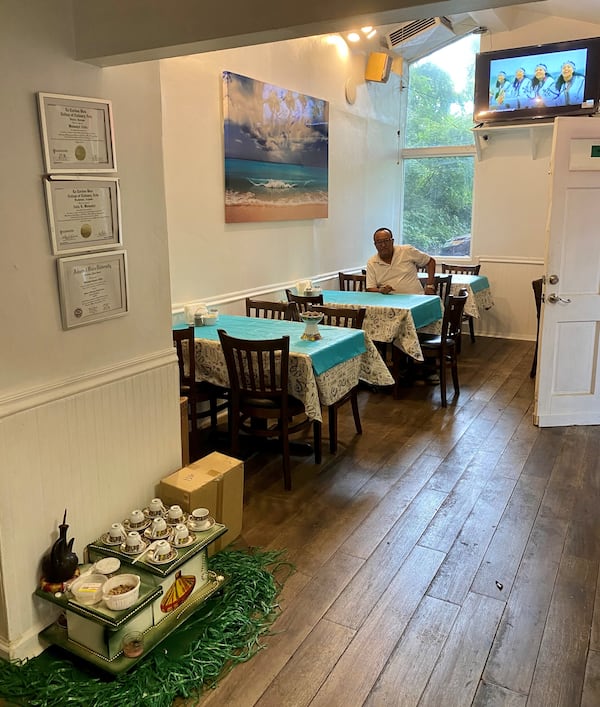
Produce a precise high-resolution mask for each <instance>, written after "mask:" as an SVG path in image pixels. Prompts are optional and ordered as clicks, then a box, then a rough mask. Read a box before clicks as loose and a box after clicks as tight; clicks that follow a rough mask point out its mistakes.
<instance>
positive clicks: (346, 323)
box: [310, 304, 367, 454]
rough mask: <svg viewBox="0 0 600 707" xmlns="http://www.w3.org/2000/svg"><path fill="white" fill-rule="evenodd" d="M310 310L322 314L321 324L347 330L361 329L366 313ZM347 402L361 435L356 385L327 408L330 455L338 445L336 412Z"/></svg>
mask: <svg viewBox="0 0 600 707" xmlns="http://www.w3.org/2000/svg"><path fill="white" fill-rule="evenodd" d="M310 309H311V310H312V311H313V312H321V313H322V314H323V322H322V323H323V324H326V325H329V326H339V327H346V328H348V329H362V325H363V322H364V320H365V314H366V312H367V310H366V309H365V308H364V307H360V308H359V309H352V308H350V307H326V306H322V305H316V304H313V305H311V306H310ZM347 402H350V404H351V405H352V416H353V417H354V426H355V427H356V434H359V435H360V434H362V425H361V422H360V412H359V410H358V385H355V386H354V388H352V389H351V390H349V391H348V392H347V393H346V394H345V395H344V396H342V397H341V398H340V399H339V400H337V401H336V402H335V403H333V405H329V406H328V415H329V451H330V452H331V453H332V454H335V453H336V451H337V444H338V410H339V408H340V407H341V406H342V405H344V404H345V403H347Z"/></svg>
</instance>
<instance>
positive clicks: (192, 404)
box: [173, 326, 229, 459]
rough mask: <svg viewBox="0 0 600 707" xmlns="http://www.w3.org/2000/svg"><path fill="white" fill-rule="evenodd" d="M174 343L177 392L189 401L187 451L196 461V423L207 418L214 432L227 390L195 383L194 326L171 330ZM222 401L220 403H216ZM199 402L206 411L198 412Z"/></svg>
mask: <svg viewBox="0 0 600 707" xmlns="http://www.w3.org/2000/svg"><path fill="white" fill-rule="evenodd" d="M173 344H174V346H175V348H176V350H177V360H178V362H179V393H180V395H181V396H185V397H186V398H187V399H188V422H189V449H190V454H191V456H192V457H193V458H194V459H196V458H197V454H198V452H199V449H198V448H199V440H198V432H199V427H198V422H199V420H201V419H203V418H208V417H210V429H211V432H212V433H213V434H214V433H215V432H216V429H217V423H218V419H217V418H218V413H219V412H221V411H222V410H226V409H227V406H228V398H229V391H228V390H227V389H226V388H221V387H220V386H217V385H213V384H212V383H209V382H208V381H200V382H198V381H196V357H195V341H194V327H193V326H190V327H186V328H185V329H173ZM219 401H221V402H219ZM201 403H208V410H206V411H204V410H199V409H198V406H199V405H200V404H201Z"/></svg>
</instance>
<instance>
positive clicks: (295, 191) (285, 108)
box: [223, 71, 329, 223]
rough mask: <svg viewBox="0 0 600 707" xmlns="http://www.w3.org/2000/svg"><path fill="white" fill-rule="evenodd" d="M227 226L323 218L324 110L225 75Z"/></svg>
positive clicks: (318, 102)
mask: <svg viewBox="0 0 600 707" xmlns="http://www.w3.org/2000/svg"><path fill="white" fill-rule="evenodd" d="M223 114H224V137H225V140H224V144H225V222H226V223H240V222H248V221H287V220H292V219H313V218H326V217H327V201H328V181H327V180H328V174H327V167H328V139H329V138H328V126H329V104H328V102H327V101H324V100H322V99H320V98H313V97H312V96H306V95H304V94H303V93H298V92H297V91H290V90H288V89H285V88H279V87H278V86H273V85H271V84H268V83H263V82H262V81H257V80H255V79H251V78H248V77H247V76H240V75H239V74H234V73H231V72H230V71H224V72H223Z"/></svg>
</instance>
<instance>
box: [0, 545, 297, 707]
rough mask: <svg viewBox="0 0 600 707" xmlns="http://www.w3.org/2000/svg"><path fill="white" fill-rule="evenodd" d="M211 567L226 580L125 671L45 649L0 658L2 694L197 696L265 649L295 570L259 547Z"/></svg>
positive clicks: (65, 700) (165, 705)
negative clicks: (20, 657)
mask: <svg viewBox="0 0 600 707" xmlns="http://www.w3.org/2000/svg"><path fill="white" fill-rule="evenodd" d="M209 567H210V569H212V570H214V571H215V572H217V573H220V574H225V575H228V576H229V577H231V580H230V581H229V582H228V583H227V584H226V585H225V586H224V587H223V589H222V591H221V592H219V593H217V594H216V595H214V596H212V597H210V598H209V599H208V600H207V601H206V602H204V603H203V604H202V605H201V606H200V607H199V608H198V610H197V611H196V612H194V614H192V616H191V617H190V618H189V619H187V620H186V621H185V622H184V624H182V626H180V627H179V628H177V629H175V631H173V633H171V635H170V636H168V637H167V638H166V639H165V640H164V641H162V642H161V643H160V644H159V645H158V646H156V647H155V648H154V649H153V650H152V651H150V652H149V653H148V654H147V655H146V656H144V658H142V660H140V662H139V663H137V664H136V665H135V666H134V667H133V668H132V669H131V670H130V671H129V672H127V673H124V674H121V675H119V676H117V677H112V676H110V675H108V674H106V673H104V672H103V671H101V670H97V669H95V668H94V666H92V665H90V664H89V663H86V662H85V661H83V660H79V659H78V658H76V657H75V656H71V655H70V654H69V653H67V652H65V651H61V650H60V649H58V648H56V647H51V648H49V649H48V650H46V651H44V652H43V653H42V654H41V655H39V656H37V657H35V658H32V659H30V660H27V661H23V662H19V663H8V662H5V661H1V660H0V697H4V698H6V699H8V700H10V703H9V704H14V705H43V706H44V707H54V706H56V707H62V706H63V705H69V706H71V705H73V706H77V705H81V706H82V707H96V706H97V707H106V706H107V705H123V706H124V707H138V706H139V707H142V706H143V707H170V705H171V704H172V702H173V700H174V699H175V698H176V697H183V698H196V697H199V696H200V695H201V693H202V692H203V691H204V690H206V689H209V688H211V687H214V686H215V685H216V684H217V681H218V680H219V679H220V678H221V677H223V675H225V674H226V673H227V672H228V671H229V670H231V669H232V668H233V667H234V666H235V665H236V664H238V663H242V662H245V661H247V660H249V659H250V658H251V657H252V656H253V655H255V654H256V652H257V651H259V650H260V649H261V648H263V647H264V646H263V644H262V643H261V642H260V638H261V636H264V635H265V634H267V633H268V632H269V628H270V626H271V624H272V623H273V621H274V620H275V619H276V617H277V615H278V611H279V607H278V604H277V603H276V599H277V596H278V594H279V592H280V591H281V588H282V583H283V581H284V580H285V579H286V578H287V576H289V574H290V573H291V572H292V571H293V567H292V565H290V564H289V563H288V562H286V561H285V558H284V551H270V552H267V551H261V550H260V549H257V548H252V549H244V550H238V549H226V550H222V551H221V552H219V553H217V554H216V555H214V556H213V557H211V558H210V559H209Z"/></svg>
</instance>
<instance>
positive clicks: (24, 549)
mask: <svg viewBox="0 0 600 707" xmlns="http://www.w3.org/2000/svg"><path fill="white" fill-rule="evenodd" d="M57 393H58V391H57ZM180 429H181V428H180V408H179V381H178V370H177V363H176V362H174V361H173V359H172V358H171V361H170V362H169V363H167V364H164V363H163V364H161V365H157V366H156V367H155V368H153V369H149V370H146V371H143V372H140V373H135V374H133V375H130V376H128V377H127V376H123V371H120V372H119V374H118V377H117V379H116V380H114V381H113V382H108V383H104V384H102V385H98V386H97V387H92V388H88V389H86V390H82V391H81V392H79V393H77V394H73V395H70V396H68V397H60V398H57V399H56V400H54V401H53V402H48V403H46V404H43V405H39V406H37V407H32V408H30V409H24V410H22V411H21V412H18V413H16V414H12V415H8V416H5V417H2V418H1V419H0V459H2V476H1V477H0V653H4V654H5V656H4V657H5V658H10V659H15V658H22V657H26V656H31V655H34V654H35V653H37V652H39V650H40V647H39V644H38V641H37V633H38V632H39V631H40V630H41V629H43V628H44V627H45V626H47V625H48V624H49V623H51V622H52V620H54V617H55V615H56V610H55V609H54V608H53V607H52V606H51V605H50V604H49V603H48V602H45V601H43V600H41V599H39V598H38V597H35V596H33V597H32V594H33V592H34V590H35V588H36V586H37V585H38V583H39V580H40V561H41V558H42V556H43V555H44V554H45V553H46V552H47V551H48V550H49V549H50V547H51V546H52V544H53V543H54V541H55V540H56V538H57V537H58V524H59V523H60V522H61V521H62V518H63V513H64V511H65V509H67V523H68V524H69V530H68V538H69V539H70V538H75V543H74V547H73V549H74V550H75V552H76V553H77V555H78V557H79V560H80V561H83V550H84V547H85V546H86V545H87V544H88V543H89V542H91V541H92V540H95V539H96V538H98V537H99V536H100V535H101V534H102V532H104V531H105V530H106V529H108V527H109V526H110V524H111V523H113V522H115V521H120V520H123V519H124V518H125V517H126V516H127V515H128V513H129V511H131V510H132V509H133V508H143V507H144V505H145V504H147V503H148V501H149V500H150V499H151V498H152V497H153V496H154V495H155V486H156V484H157V483H158V481H159V480H160V479H161V478H162V477H163V476H166V475H168V474H170V473H172V472H173V471H175V470H176V469H178V468H180V466H181V438H180Z"/></svg>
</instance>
